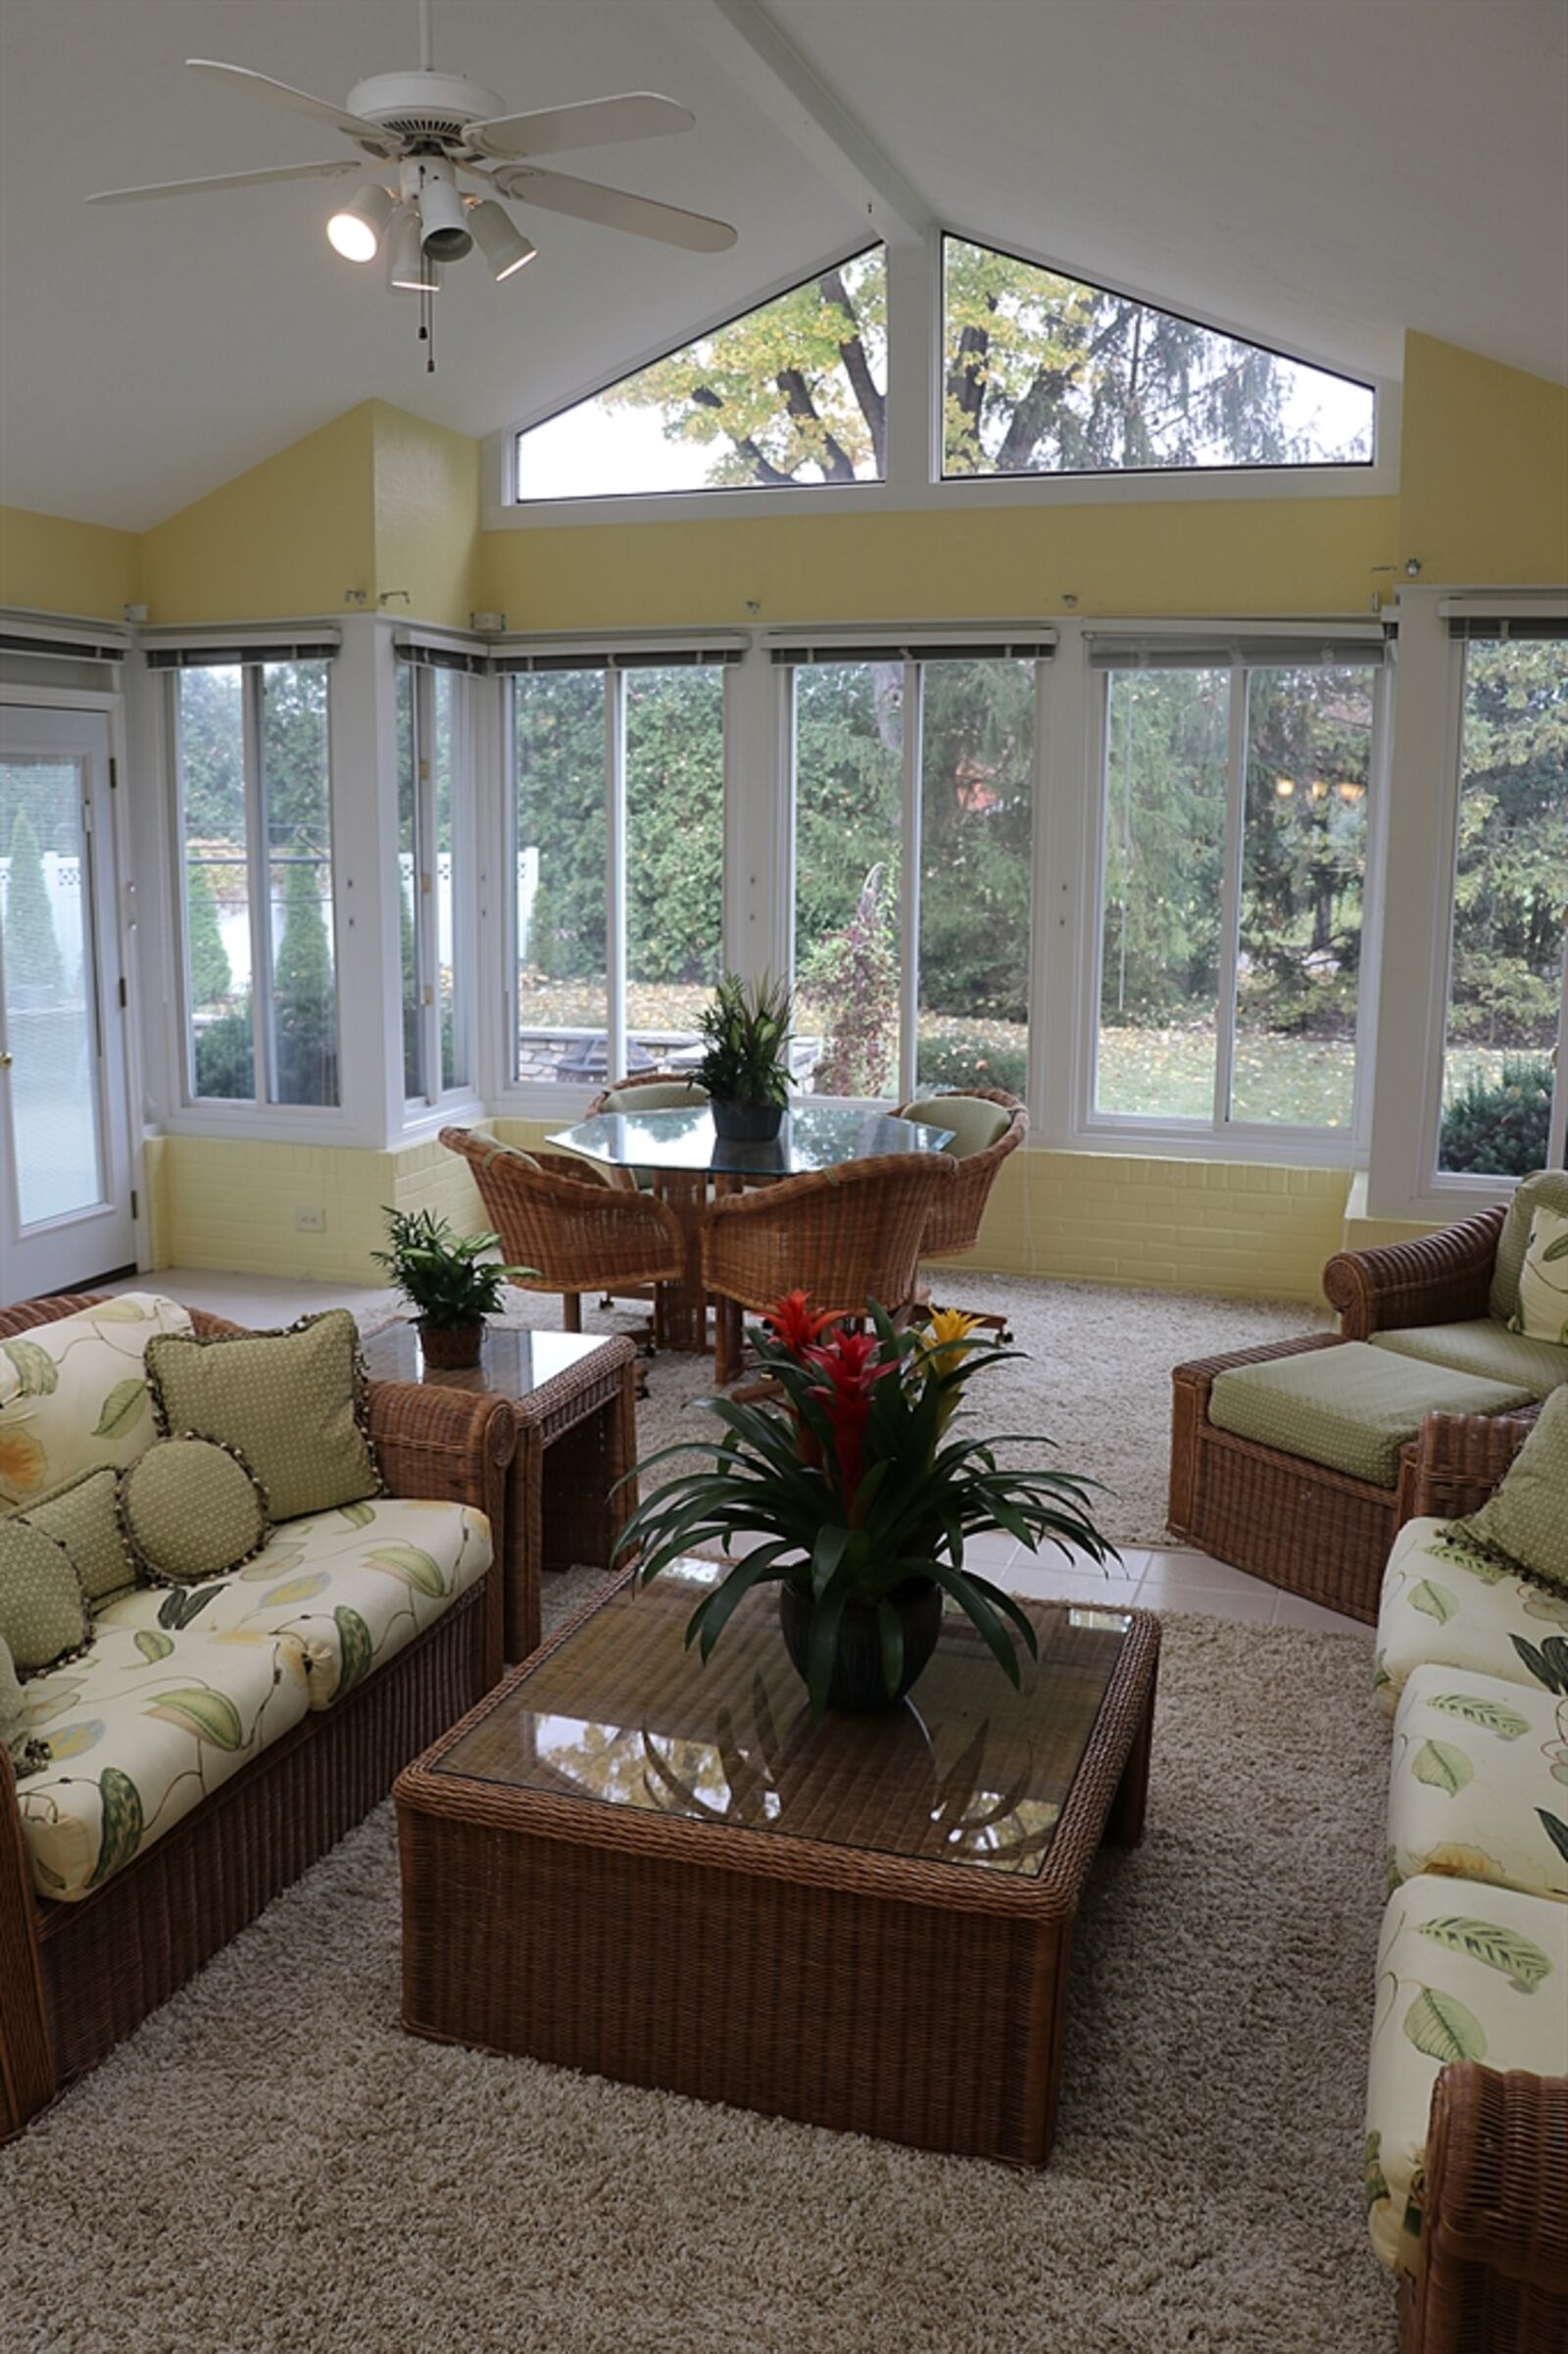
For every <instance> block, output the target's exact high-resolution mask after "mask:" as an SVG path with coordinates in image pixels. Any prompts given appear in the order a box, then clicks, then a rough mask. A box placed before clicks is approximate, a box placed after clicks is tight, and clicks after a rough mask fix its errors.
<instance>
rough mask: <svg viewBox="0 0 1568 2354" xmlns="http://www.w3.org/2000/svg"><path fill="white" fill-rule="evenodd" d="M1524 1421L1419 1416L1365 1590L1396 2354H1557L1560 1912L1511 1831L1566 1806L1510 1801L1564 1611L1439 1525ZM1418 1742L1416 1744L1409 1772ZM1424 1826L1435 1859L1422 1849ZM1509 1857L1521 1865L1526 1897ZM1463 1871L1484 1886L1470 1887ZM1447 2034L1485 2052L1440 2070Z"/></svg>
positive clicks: (1539, 1719) (1463, 1506)
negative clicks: (1386, 1803)
mask: <svg viewBox="0 0 1568 2354" xmlns="http://www.w3.org/2000/svg"><path fill="white" fill-rule="evenodd" d="M1531 1427H1532V1426H1531V1423H1530V1422H1529V1421H1528V1420H1525V1419H1522V1418H1519V1417H1513V1416H1506V1417H1482V1416H1470V1415H1466V1416H1457V1415H1433V1416H1432V1417H1431V1418H1430V1419H1429V1421H1428V1423H1427V1425H1426V1427H1425V1429H1424V1430H1423V1432H1422V1435H1421V1438H1420V1440H1419V1441H1418V1442H1417V1444H1416V1447H1415V1450H1414V1462H1413V1464H1412V1469H1411V1479H1410V1483H1409V1493H1410V1500H1411V1502H1412V1503H1413V1506H1414V1510H1415V1514H1416V1517H1415V1518H1413V1519H1411V1520H1410V1521H1408V1522H1407V1523H1406V1524H1405V1526H1404V1527H1403V1528H1402V1529H1401V1530H1400V1532H1399V1536H1398V1539H1397V1543H1396V1545H1395V1548H1394V1551H1393V1553H1392V1555H1391V1557H1390V1560H1389V1565H1388V1573H1387V1577H1386V1579H1385V1584H1384V1594H1383V1605H1382V1612H1381V1616H1380V1620H1379V1629H1378V1635H1379V1643H1378V1655H1377V1656H1378V1665H1377V1682H1378V1697H1379V1700H1380V1702H1381V1704H1382V1705H1383V1707H1384V1709H1385V1710H1386V1712H1387V1713H1388V1714H1390V1715H1391V1716H1393V1717H1394V1719H1395V1741H1394V1747H1393V1753H1392V1765H1391V1782H1390V1808H1389V1824H1388V1836H1389V1845H1390V1877H1391V1879H1392V1880H1397V1882H1398V1883H1399V1885H1397V1887H1396V1888H1395V1889H1394V1892H1393V1894H1392V1895H1391V1897H1390V1900H1389V1909H1388V1912H1387V1914H1386V1916H1385V1922H1384V1932H1383V1937H1382V1939H1381V1943H1380V1953H1379V1965H1378V1972H1377V1990H1376V1995H1375V2000H1374V2015H1373V2045H1372V2071H1371V2081H1370V2084H1369V2091H1368V2113H1367V2127H1368V2133H1367V2149H1366V2177H1367V2204H1368V2209H1369V2214H1370V2219H1371V2227H1372V2239H1373V2244H1374V2246H1375V2247H1376V2249H1377V2251H1378V2253H1379V2255H1380V2256H1381V2257H1382V2259H1383V2261H1384V2262H1385V2263H1387V2264H1389V2265H1390V2266H1391V2267H1392V2268H1393V2269H1394V2270H1395V2272H1396V2274H1397V2279H1398V2283H1399V2344H1400V2349H1401V2354H1548V2350H1550V2354H1556V2349H1558V2348H1560V2347H1564V2346H1568V2073H1563V2071H1564V2068H1565V2064H1568V1901H1564V1900H1563V1899H1562V1898H1561V1896H1560V1895H1558V1896H1557V1897H1556V1900H1555V1901H1553V1900H1552V1893H1551V1892H1548V1893H1541V1892H1539V1890H1540V1888H1542V1886H1543V1885H1544V1886H1546V1887H1547V1888H1548V1889H1549V1890H1550V1891H1553V1892H1554V1891H1555V1890H1556V1889H1558V1888H1560V1886H1561V1874H1560V1873H1559V1872H1558V1871H1557V1868H1556V1863H1555V1861H1554V1859H1553V1856H1552V1849H1551V1845H1550V1843H1549V1842H1548V1841H1546V1840H1544V1839H1543V1838H1542V1837H1541V1835H1540V1834H1539V1832H1538V1831H1537V1828H1536V1823H1535V1821H1534V1819H1533V1818H1534V1816H1535V1806H1534V1803H1533V1801H1534V1800H1535V1799H1536V1798H1538V1797H1541V1796H1543V1795H1545V1797H1546V1802H1547V1808H1548V1811H1554V1812H1555V1813H1556V1814H1557V1815H1558V1816H1559V1818H1560V1817H1561V1816H1563V1815H1565V1814H1568V1792H1559V1790H1556V1789H1554V1788H1553V1784H1552V1782H1551V1780H1550V1778H1549V1777H1548V1779H1547V1780H1546V1781H1545V1782H1544V1784H1543V1785H1542V1786H1541V1787H1540V1788H1535V1787H1533V1782H1534V1780H1539V1777H1540V1776H1541V1775H1542V1774H1543V1773H1544V1772H1545V1771H1546V1766H1545V1761H1544V1759H1543V1757H1542V1756H1541V1754H1540V1752H1539V1748H1538V1747H1537V1736H1538V1735H1539V1732H1540V1729H1541V1727H1542V1726H1543V1724H1544V1723H1545V1722H1546V1721H1547V1720H1548V1719H1549V1718H1551V1717H1552V1716H1553V1714H1554V1703H1555V1697H1556V1690H1557V1684H1558V1682H1559V1679H1558V1678H1557V1675H1556V1670H1557V1666H1558V1663H1559V1661H1560V1659H1561V1654H1560V1653H1554V1652H1553V1651H1552V1648H1551V1639H1552V1637H1553V1635H1554V1634H1555V1635H1558V1636H1561V1635H1562V1633H1563V1623H1562V1622H1563V1621H1564V1620H1565V1619H1568V1604H1563V1603H1561V1602H1560V1601H1559V1600H1558V1599H1556V1598H1555V1597H1554V1596H1553V1594H1552V1592H1551V1590H1550V1589H1549V1588H1546V1587H1542V1586H1535V1585H1531V1584H1529V1583H1527V1582H1525V1581H1522V1580H1518V1579H1514V1578H1510V1577H1508V1576H1506V1575H1505V1574H1501V1573H1500V1572H1499V1571H1498V1569H1497V1568H1496V1566H1495V1564H1494V1563H1489V1562H1488V1560H1487V1559H1486V1558H1485V1557H1482V1558H1480V1559H1474V1558H1468V1557H1467V1549H1466V1546H1465V1544H1464V1539H1463V1535H1462V1533H1460V1534H1459V1535H1458V1536H1457V1538H1456V1537H1455V1536H1454V1535H1451V1534H1450V1532H1449V1525H1448V1524H1449V1522H1450V1521H1451V1520H1452V1519H1453V1518H1454V1517H1457V1516H1462V1515H1464V1514H1468V1513H1469V1512H1472V1511H1474V1510H1476V1509H1477V1508H1478V1507H1479V1506H1480V1505H1481V1504H1482V1503H1483V1502H1484V1501H1485V1500H1486V1498H1487V1496H1489V1495H1490V1494H1491V1493H1492V1491H1493V1489H1494V1488H1495V1485H1496V1483H1497V1481H1498V1480H1499V1479H1500V1478H1501V1477H1502V1474H1503V1472H1504V1471H1505V1470H1506V1468H1507V1465H1508V1462H1509V1461H1510V1459H1511V1457H1512V1455H1513V1453H1514V1451H1515V1450H1516V1449H1517V1447H1519V1446H1520V1445H1521V1444H1522V1442H1523V1440H1524V1438H1525V1437H1526V1436H1527V1435H1528V1433H1529V1430H1530V1428H1531ZM1515 1638H1517V1639H1518V1640H1517V1641H1516V1640H1515ZM1521 1645H1522V1646H1523V1647H1522V1648H1521ZM1543 1676H1544V1677H1545V1678H1546V1682H1545V1683H1544V1682H1543ZM1529 1727H1534V1728H1535V1729H1536V1731H1535V1733H1534V1734H1533V1733H1532V1732H1531V1731H1530V1730H1528V1729H1527V1728H1529ZM1423 1743H1424V1744H1425V1748H1426V1750H1427V1751H1429V1752H1432V1751H1435V1752H1436V1754H1435V1755H1434V1756H1430V1757H1428V1758H1427V1759H1425V1760H1424V1759H1423V1758H1422V1756H1421V1754H1420V1752H1421V1749H1422V1745H1423ZM1454 1744H1458V1746H1459V1749H1460V1750H1462V1752H1463V1755H1462V1757H1459V1758H1458V1759H1457V1762H1456V1751H1455V1747H1454ZM1472 1758H1473V1759H1474V1760H1475V1762H1474V1769H1473V1772H1472V1773H1471V1775H1470V1777H1469V1779H1468V1781H1467V1780H1466V1775H1465V1767H1466V1765H1468V1764H1470V1763H1471V1762H1472ZM1559 1794H1560V1795H1561V1796H1562V1798H1563V1800H1564V1803H1563V1805H1562V1806H1561V1807H1559V1806H1558V1805H1557V1798H1558V1796H1559ZM1456 1807H1459V1808H1467V1809H1468V1810H1469V1811H1468V1814H1466V1815H1458V1814H1455V1812H1454V1809H1455V1808H1456ZM1434 1827H1436V1831H1435V1836H1436V1837H1437V1838H1438V1839H1443V1840H1445V1841H1447V1842H1457V1844H1452V1843H1448V1844H1445V1845H1444V1846H1442V1847H1439V1848H1429V1849H1423V1847H1422V1844H1421V1842H1422V1839H1430V1837H1431V1836H1433V1829H1434ZM1483 1850H1484V1851H1485V1853H1483V1852H1482V1851H1483ZM1521 1854H1523V1855H1525V1856H1527V1857H1528V1856H1529V1855H1531V1854H1534V1855H1535V1856H1536V1857H1537V1858H1538V1859H1544V1864H1545V1881H1544V1883H1543V1882H1542V1881H1540V1880H1537V1879H1535V1878H1534V1877H1533V1874H1534V1872H1535V1871H1537V1870H1539V1860H1538V1862H1537V1864H1536V1865H1534V1866H1532V1865H1531V1864H1530V1863H1529V1862H1527V1863H1526V1865H1525V1868H1524V1870H1523V1871H1522V1872H1521V1870H1520V1868H1519V1861H1518V1859H1519V1857H1520V1856H1521ZM1497 1859H1501V1860H1497ZM1483 1865H1485V1868H1486V1869H1487V1871H1488V1873H1489V1875H1490V1876H1489V1878H1488V1879H1486V1880H1485V1881H1481V1880H1478V1879H1476V1878H1474V1877H1473V1876H1472V1875H1473V1873H1474V1872H1475V1871H1477V1870H1479V1869H1481V1868H1482V1866H1483ZM1466 2042H1468V2043H1470V2044H1471V2045H1472V2046H1473V2045H1477V2044H1484V2045H1485V2050H1484V2051H1483V2052H1481V2054H1480V2056H1476V2057H1464V2058H1449V2059H1448V2060H1447V2064H1446V2065H1444V2064H1443V2062H1444V2058H1445V2057H1446V2054H1447V2053H1448V2052H1450V2051H1452V2050H1453V2049H1454V2048H1455V2047H1456V2046H1460V2045H1463V2044H1464V2043H1466ZM1429 2087H1430V2088H1429ZM1423 2132H1424V2141H1423Z"/></svg>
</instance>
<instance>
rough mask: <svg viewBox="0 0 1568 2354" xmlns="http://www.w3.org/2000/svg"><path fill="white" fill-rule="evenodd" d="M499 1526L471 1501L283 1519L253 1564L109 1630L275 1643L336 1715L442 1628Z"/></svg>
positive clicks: (403, 1502) (378, 1504)
mask: <svg viewBox="0 0 1568 2354" xmlns="http://www.w3.org/2000/svg"><path fill="white" fill-rule="evenodd" d="M490 1557H491V1553H490V1524H489V1522H488V1521H487V1520H486V1519H485V1516H484V1514H483V1513H482V1512H474V1511H470V1510H469V1508H468V1506H467V1505H466V1504H453V1503H441V1502H437V1501H430V1500H421V1499H417V1498H414V1497H409V1496H378V1497H376V1498H375V1499H374V1500H373V1501H370V1500H367V1501H365V1502H363V1503H354V1504H344V1505H341V1506H340V1507H339V1508H338V1509H337V1510H335V1511H332V1512H313V1513H309V1514H307V1515H306V1516H305V1517H304V1518H303V1519H300V1520H289V1521H284V1522H283V1523H282V1524H281V1525H280V1526H279V1527H278V1528H277V1529H275V1530H274V1531H273V1534H272V1536H271V1538H270V1541H269V1543H268V1544H267V1545H265V1546H264V1548H263V1549H262V1551H261V1552H259V1553H258V1554H257V1556H256V1558H255V1560H254V1561H249V1562H247V1563H246V1565H245V1567H244V1568H243V1569H239V1570H236V1571H234V1572H233V1573H232V1574H231V1575H229V1576H228V1577H224V1578H219V1579H215V1580H214V1581H213V1582H212V1583H211V1584H210V1585H204V1586H187V1587H182V1588H180V1589H178V1590H176V1591H164V1590H158V1591H156V1592H144V1593H138V1594H126V1595H125V1596H124V1597H123V1599H122V1600H120V1601H117V1602H112V1603H111V1604H110V1605H109V1607H108V1609H107V1610H106V1611H104V1613H103V1615H102V1617H101V1618H100V1619H99V1621H98V1625H99V1627H100V1629H102V1628H104V1627H108V1626H115V1627H123V1628H130V1629H132V1630H137V1631H140V1632H142V1633H153V1632H156V1631H162V1632H166V1633H167V1632H172V1631H174V1630H176V1629H179V1628H182V1627H199V1628H200V1629H201V1630H202V1632H203V1633H205V1634H207V1635H208V1636H210V1637H213V1638H215V1639H216V1640H218V1641H220V1642H221V1641H224V1640H228V1639H234V1640H250V1639H254V1638H256V1637H258V1636H268V1637H276V1638H277V1639H278V1640H279V1641H281V1642H282V1643H284V1644H285V1645H286V1646H287V1647H288V1648H289V1649H290V1650H291V1651H292V1653H293V1654H294V1656H295V1657H296V1658H297V1659H298V1660H299V1662H300V1670H301V1673H302V1675H303V1676H304V1678H305V1680H306V1683H307V1686H308V1689H309V1694H310V1705H311V1706H312V1707H313V1708H329V1707H330V1706H331V1704H332V1702H333V1701H334V1700H335V1699H337V1698H338V1697H339V1696H340V1695H341V1694H342V1693H343V1692H347V1691H349V1690H350V1689H351V1687H352V1686H354V1685H356V1684H359V1683H363V1681H364V1679H365V1678H366V1677H367V1676H368V1674H369V1673H370V1671H371V1669H372V1668H375V1667H378V1666H379V1665H380V1664H381V1662H382V1661H383V1660H386V1659H390V1658H392V1657H393V1656H394V1654H395V1653H396V1652H398V1651H401V1650H402V1649H403V1647H404V1645H405V1644H406V1643H412V1642H413V1641H414V1639H415V1637H416V1636H417V1635H422V1634H423V1633H424V1631H425V1629H426V1628H427V1627H429V1626H431V1625H433V1624H434V1622H435V1620H436V1619H438V1618H439V1617H440V1616H441V1613H442V1612H443V1611H444V1610H446V1609H447V1608H448V1607H449V1606H450V1604H451V1603H452V1602H453V1601H455V1600H456V1598H457V1596H458V1595H459V1594H464V1593H466V1590H467V1589H468V1587H470V1586H471V1585H472V1584H473V1583H474V1581H475V1580H476V1579H477V1578H481V1577H482V1576H483V1575H484V1573H485V1571H486V1570H487V1569H488V1568H489V1566H490Z"/></svg>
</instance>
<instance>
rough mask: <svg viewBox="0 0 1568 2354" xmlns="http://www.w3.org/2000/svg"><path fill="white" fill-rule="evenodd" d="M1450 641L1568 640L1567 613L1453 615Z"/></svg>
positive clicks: (1451, 614)
mask: <svg viewBox="0 0 1568 2354" xmlns="http://www.w3.org/2000/svg"><path fill="white" fill-rule="evenodd" d="M1448 635H1449V637H1450V638H1481V639H1487V638H1492V639H1498V638H1508V639H1523V640H1525V641H1526V642H1527V643H1529V642H1532V641H1535V642H1539V641H1540V640H1542V639H1548V640H1549V639H1552V638H1555V639H1558V640H1559V641H1568V611H1564V612H1563V613H1506V614H1504V613H1450V614H1449V616H1448Z"/></svg>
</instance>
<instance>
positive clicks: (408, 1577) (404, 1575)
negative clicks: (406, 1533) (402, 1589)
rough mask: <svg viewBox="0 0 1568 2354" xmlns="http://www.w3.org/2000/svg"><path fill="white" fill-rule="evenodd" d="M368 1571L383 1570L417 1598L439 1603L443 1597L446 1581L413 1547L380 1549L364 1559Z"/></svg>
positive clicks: (380, 1547)
mask: <svg viewBox="0 0 1568 2354" xmlns="http://www.w3.org/2000/svg"><path fill="white" fill-rule="evenodd" d="M365 1565H366V1567H367V1569H380V1570H384V1571H385V1572H386V1574H387V1576H388V1577H391V1578H401V1579H402V1581H403V1583H404V1585H405V1586H414V1587H417V1589H418V1591H419V1593H420V1594H429V1595H430V1596H431V1597H432V1599H439V1597H440V1596H441V1595H442V1594H445V1592H446V1590H447V1588H446V1580H445V1579H444V1578H443V1577H442V1575H441V1571H440V1567H439V1565H438V1564H437V1563H436V1562H435V1561H434V1560H432V1558H431V1556H430V1555H429V1554H428V1553H426V1552H421V1551H420V1549H419V1547H418V1546H417V1545H381V1546H379V1547H378V1548H377V1549H376V1551H375V1552H373V1553H367V1554H366V1556H365Z"/></svg>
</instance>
